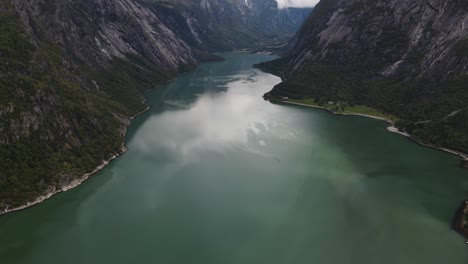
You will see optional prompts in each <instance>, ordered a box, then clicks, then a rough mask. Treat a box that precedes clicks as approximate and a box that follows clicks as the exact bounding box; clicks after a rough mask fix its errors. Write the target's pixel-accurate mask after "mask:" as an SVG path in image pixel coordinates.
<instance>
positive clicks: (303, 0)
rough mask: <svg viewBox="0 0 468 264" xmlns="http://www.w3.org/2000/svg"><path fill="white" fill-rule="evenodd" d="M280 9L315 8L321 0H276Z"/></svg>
mask: <svg viewBox="0 0 468 264" xmlns="http://www.w3.org/2000/svg"><path fill="white" fill-rule="evenodd" d="M276 1H277V2H278V5H279V7H280V8H285V7H312V6H315V5H316V4H317V3H318V2H319V0H276Z"/></svg>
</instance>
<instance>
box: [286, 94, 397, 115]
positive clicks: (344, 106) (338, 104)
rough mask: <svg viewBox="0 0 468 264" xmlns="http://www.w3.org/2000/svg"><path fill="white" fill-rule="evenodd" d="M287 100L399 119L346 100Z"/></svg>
mask: <svg viewBox="0 0 468 264" xmlns="http://www.w3.org/2000/svg"><path fill="white" fill-rule="evenodd" d="M285 102H291V103H298V104H305V105H309V106H311V107H320V108H324V109H327V110H329V111H332V112H333V113H336V114H357V115H368V116H373V117H378V118H385V119H389V120H392V121H397V120H398V118H397V117H396V116H393V115H390V114H385V113H383V112H381V111H379V110H377V109H374V108H371V107H368V106H365V105H348V104H347V103H346V102H331V101H330V102H319V101H318V100H316V99H314V98H303V99H288V100H285Z"/></svg>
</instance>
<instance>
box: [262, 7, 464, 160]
mask: <svg viewBox="0 0 468 264" xmlns="http://www.w3.org/2000/svg"><path fill="white" fill-rule="evenodd" d="M467 25H468V5H466V1H463V0H451V1H442V0H418V1H404V0H390V1H379V0H377V1H376V0H322V1H320V3H319V4H318V5H317V6H316V7H315V9H314V11H313V12H312V14H311V16H310V17H309V18H308V19H307V21H306V22H305V24H304V26H303V27H302V28H301V30H300V31H299V32H298V34H297V36H296V38H295V39H296V41H295V43H294V45H293V48H292V49H291V50H290V51H289V53H288V54H287V55H286V56H285V57H283V58H281V59H278V60H276V61H274V62H271V63H266V64H262V65H259V67H260V68H262V69H264V70H267V71H270V72H273V73H276V74H278V75H280V76H282V77H283V79H284V82H283V83H281V84H279V85H278V86H276V87H275V88H274V89H273V90H272V91H271V92H270V93H269V94H268V95H269V96H271V97H280V96H281V97H283V96H287V97H291V98H313V99H315V101H316V102H317V103H322V102H328V101H336V102H342V103H344V104H347V105H366V106H370V107H372V108H375V109H378V110H380V111H383V112H386V113H388V114H392V115H395V116H397V117H398V118H399V121H398V122H397V126H398V127H399V128H400V129H401V130H404V131H406V132H408V133H411V135H412V137H413V139H415V140H417V141H420V142H423V143H427V144H431V145H435V146H438V147H447V148H452V149H455V150H459V151H462V152H465V153H468V108H467V106H468V27H467Z"/></svg>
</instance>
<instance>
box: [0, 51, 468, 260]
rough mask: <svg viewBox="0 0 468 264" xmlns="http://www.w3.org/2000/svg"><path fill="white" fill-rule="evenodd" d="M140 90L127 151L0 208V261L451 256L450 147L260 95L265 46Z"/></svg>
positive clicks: (461, 184) (271, 80) (455, 175)
mask: <svg viewBox="0 0 468 264" xmlns="http://www.w3.org/2000/svg"><path fill="white" fill-rule="evenodd" d="M224 56H226V58H227V60H226V61H225V62H217V63H207V64H203V65H202V66H200V67H199V68H198V69H197V70H196V71H194V72H191V73H187V74H183V75H181V76H180V77H178V78H177V79H175V80H173V81H172V82H171V83H169V84H168V85H166V86H165V87H163V89H158V90H155V91H152V92H150V93H148V94H147V99H148V103H149V104H150V105H151V110H150V111H149V112H147V113H145V114H143V115H141V116H139V117H138V118H136V119H135V120H134V122H133V124H132V126H131V127H130V129H129V133H128V139H127V145H128V147H129V151H128V152H127V153H126V154H125V155H123V156H122V157H121V158H119V159H117V160H115V161H114V162H112V163H111V165H109V166H108V167H106V168H105V169H104V170H102V171H101V172H99V173H98V174H96V175H94V176H93V177H92V178H91V179H90V180H89V181H87V182H86V183H84V184H83V185H81V186H80V187H78V188H76V189H73V190H71V191H69V192H66V193H63V194H60V195H57V196H55V197H54V198H52V199H50V200H48V201H46V202H44V203H42V204H40V205H39V206H36V207H33V208H30V209H28V210H25V211H22V212H18V213H13V214H8V215H5V216H2V217H0V262H1V263H72V264H73V263H164V264H167V263H177V264H179V263H189V264H190V263H200V264H201V263H203V264H210V263H213V264H219V263H223V264H228V263H232V264H238V263H239V264H240V263H256V264H262V263H269V264H276V263H285V264H291V263H317V264H335V263H350V264H354V263H356V264H357V263H359V264H375V263H379V264H387V263H388V264H389V263H398V264H405V263H408V264H419V263H421V264H422V263H424V264H431V263H434V264H436V263H437V264H440V263H450V264H458V263H460V264H462V263H463V264H465V263H466V262H467V261H468V247H466V246H465V245H464V243H463V239H462V238H461V237H459V236H458V235H457V234H456V233H454V232H453V231H451V230H450V221H451V218H452V216H453V213H454V210H455V209H456V207H457V206H458V203H459V202H460V201H461V200H462V199H464V198H466V196H467V194H468V172H467V171H466V170H463V169H461V168H460V167H459V160H458V158H457V157H455V156H452V155H449V154H446V153H442V152H439V151H436V150H432V149H429V148H425V147H421V146H418V145H416V144H414V143H412V142H411V141H409V140H408V139H406V138H404V137H402V136H399V135H397V134H392V133H389V132H387V131H386V124H385V123H384V122H381V121H377V120H372V119H367V118H362V117H344V116H333V115H330V114H327V113H325V112H322V111H319V110H313V109H308V108H301V107H295V106H282V105H275V104H271V103H269V102H265V101H263V100H262V99H261V95H262V94H263V93H265V92H267V91H269V90H270V89H271V88H272V87H273V86H274V85H275V84H277V83H278V82H280V80H279V78H277V77H275V76H272V75H269V74H265V73H262V72H260V71H258V70H255V69H253V68H252V66H251V65H252V64H254V63H258V62H261V61H265V60H270V59H271V58H272V57H269V56H264V55H245V54H243V55H241V54H224Z"/></svg>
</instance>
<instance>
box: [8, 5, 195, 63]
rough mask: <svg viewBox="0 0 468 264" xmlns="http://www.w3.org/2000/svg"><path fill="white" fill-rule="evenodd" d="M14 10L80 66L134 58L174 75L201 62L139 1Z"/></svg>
mask: <svg viewBox="0 0 468 264" xmlns="http://www.w3.org/2000/svg"><path fill="white" fill-rule="evenodd" d="M15 5H16V7H17V10H18V11H19V13H20V14H21V18H22V20H23V22H24V23H25V25H26V26H27V30H28V31H29V33H30V34H31V35H32V36H34V37H35V38H36V39H37V40H38V41H47V42H50V43H54V44H57V45H59V46H60V47H62V48H63V49H64V50H65V51H66V53H67V54H72V55H73V56H74V58H76V59H78V60H79V62H83V63H87V64H90V65H95V64H96V63H98V64H100V65H106V63H107V62H109V61H110V60H113V59H115V58H122V59H125V58H126V56H127V55H129V54H133V55H139V56H142V57H144V58H147V59H149V60H150V61H151V62H153V63H154V64H156V65H158V66H161V67H162V68H164V69H167V70H172V71H177V70H178V68H179V67H180V66H181V65H183V64H195V63H196V61H195V59H194V58H193V56H192V53H191V49H190V48H189V47H188V46H187V44H185V43H184V42H183V41H182V40H180V39H179V38H178V37H177V36H176V34H175V33H174V32H172V31H171V30H170V29H169V28H168V27H167V26H166V25H164V24H163V23H162V22H161V21H160V20H159V18H158V17H156V15H155V14H154V13H152V12H151V11H150V10H148V9H146V8H145V7H143V6H141V5H140V4H138V3H137V2H136V1H132V0H116V1H113V0H83V1H73V0H65V1H55V0H28V1H15ZM46 6H47V7H46Z"/></svg>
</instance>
